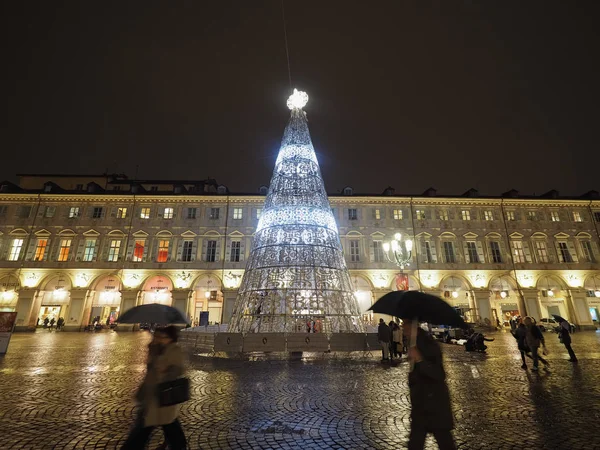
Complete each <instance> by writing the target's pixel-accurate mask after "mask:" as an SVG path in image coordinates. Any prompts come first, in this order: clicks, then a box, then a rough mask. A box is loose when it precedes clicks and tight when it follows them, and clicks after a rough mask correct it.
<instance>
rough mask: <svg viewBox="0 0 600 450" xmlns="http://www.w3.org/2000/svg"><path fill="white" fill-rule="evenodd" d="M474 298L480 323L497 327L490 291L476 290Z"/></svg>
mask: <svg viewBox="0 0 600 450" xmlns="http://www.w3.org/2000/svg"><path fill="white" fill-rule="evenodd" d="M473 296H474V298H475V308H476V311H477V315H478V316H479V322H480V323H482V324H485V325H488V326H496V324H495V321H494V320H493V318H494V316H493V314H492V303H491V301H490V291H489V290H487V289H474V290H473Z"/></svg>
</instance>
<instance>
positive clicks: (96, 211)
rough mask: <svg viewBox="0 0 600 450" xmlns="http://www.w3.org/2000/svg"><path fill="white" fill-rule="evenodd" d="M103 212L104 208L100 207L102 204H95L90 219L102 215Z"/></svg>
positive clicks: (98, 217)
mask: <svg viewBox="0 0 600 450" xmlns="http://www.w3.org/2000/svg"><path fill="white" fill-rule="evenodd" d="M103 212H104V209H103V208H102V206H95V207H94V209H93V210H92V219H100V218H101V217H102V213H103Z"/></svg>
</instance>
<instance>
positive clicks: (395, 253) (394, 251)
mask: <svg viewBox="0 0 600 450" xmlns="http://www.w3.org/2000/svg"><path fill="white" fill-rule="evenodd" d="M412 248H413V241H412V240H411V239H404V240H402V235H401V234H400V233H396V234H394V239H392V240H391V241H390V242H384V243H383V252H384V254H385V257H386V259H387V260H388V261H389V262H391V263H394V264H396V265H397V266H398V267H400V270H402V269H404V266H409V265H410V260H411V258H412Z"/></svg>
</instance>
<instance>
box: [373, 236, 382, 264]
mask: <svg viewBox="0 0 600 450" xmlns="http://www.w3.org/2000/svg"><path fill="white" fill-rule="evenodd" d="M373 262H383V242H382V241H373Z"/></svg>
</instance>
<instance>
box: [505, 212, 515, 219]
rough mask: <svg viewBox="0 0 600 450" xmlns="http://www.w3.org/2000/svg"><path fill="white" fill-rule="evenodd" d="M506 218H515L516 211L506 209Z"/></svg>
mask: <svg viewBox="0 0 600 450" xmlns="http://www.w3.org/2000/svg"><path fill="white" fill-rule="evenodd" d="M506 220H508V221H513V220H515V212H514V211H506Z"/></svg>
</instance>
